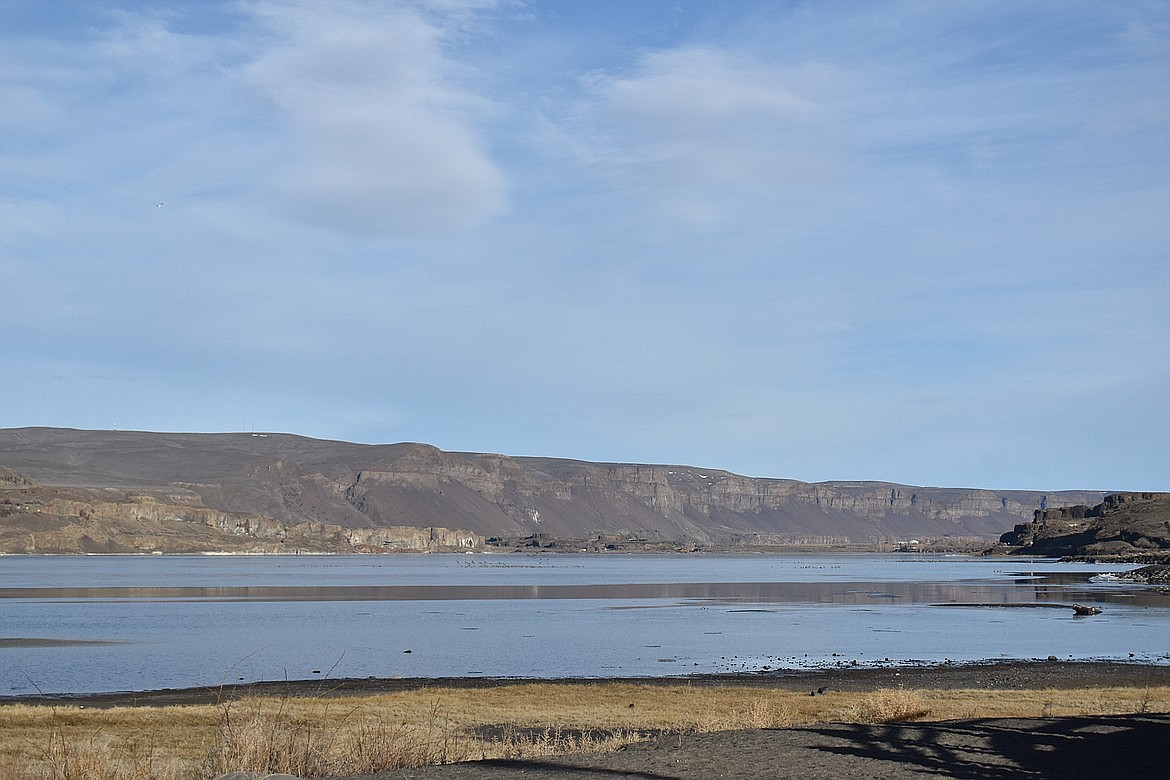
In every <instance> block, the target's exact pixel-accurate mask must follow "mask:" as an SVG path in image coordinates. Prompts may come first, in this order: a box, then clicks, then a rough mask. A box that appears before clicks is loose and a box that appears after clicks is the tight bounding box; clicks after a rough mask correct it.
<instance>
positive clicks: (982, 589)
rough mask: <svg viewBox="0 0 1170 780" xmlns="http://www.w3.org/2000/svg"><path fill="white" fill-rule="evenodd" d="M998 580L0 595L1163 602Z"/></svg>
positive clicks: (1040, 579)
mask: <svg viewBox="0 0 1170 780" xmlns="http://www.w3.org/2000/svg"><path fill="white" fill-rule="evenodd" d="M1011 576H1012V577H1013V579H1011V580H1004V581H998V582H997V581H988V580H966V581H964V580H960V581H954V582H888V581H883V582H669V583H644V582H639V583H624V584H623V583H607V584H597V583H590V584H559V585H556V584H554V585H327V586H228V587H207V586H203V587H193V586H186V587H116V586H105V587H29V588H0V599H26V600H34V601H67V602H71V601H91V600H97V601H224V602H229V601H243V602H283V601H287V602H312V601H494V600H532V599H595V600H610V601H629V600H650V599H654V600H669V601H674V602H677V603H698V602H705V603H720V604H724V603H739V602H750V603H767V604H875V603H879V604H882V603H886V604H953V605H958V604H966V605H971V604H977V605H980V606H995V605H1000V606H1012V605H1027V604H1032V603H1036V602H1042V603H1044V602H1061V603H1063V602H1071V601H1097V602H1106V603H1125V604H1128V605H1141V606H1165V605H1166V604H1167V602H1168V600H1170V598H1168V597H1167V595H1166V594H1164V593H1161V592H1159V591H1157V590H1155V589H1151V588H1146V587H1143V586H1140V585H1134V586H1129V587H1127V586H1125V585H1120V584H1111V585H1109V586H1107V587H1102V586H1099V585H1094V584H1092V583H1090V582H1089V577H1090V576H1091V575H1089V574H1071V573H1068V574H1037V575H1020V574H1013V575H1011Z"/></svg>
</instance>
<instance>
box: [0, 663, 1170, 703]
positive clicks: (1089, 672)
mask: <svg viewBox="0 0 1170 780" xmlns="http://www.w3.org/2000/svg"><path fill="white" fill-rule="evenodd" d="M536 684H539V685H566V686H572V685H642V686H662V687H671V686H693V687H746V688H759V689H764V690H788V691H797V692H801V691H804V692H807V691H815V690H818V689H820V690H824V691H841V692H857V691H874V690H879V689H883V688H905V689H909V690H928V689H935V690H960V689H967V690H1028V689H1032V690H1034V689H1066V690H1067V689H1080V688H1106V687H1119V688H1124V687H1133V688H1145V687H1154V686H1170V665H1167V664H1150V663H1145V662H1132V661H1059V660H1055V661H1054V660H1012V661H973V662H968V663H940V664H922V665H902V666H883V667H839V668H827V669H814V670H803V669H802V670H775V671H770V672H758V673H748V674H744V673H733V674H702V675H689V676H679V677H559V678H531V677H395V678H337V679H306V680H283V681H268V682H254V683H233V684H224V685H211V686H199V687H193V688H175V689H169V688H163V689H159V690H149V691H120V692H110V693H80V694H28V695H25V694H22V695H19V696H0V707H2V706H5V705H10V704H25V705H46V706H76V707H93V708H103V709H104V708H110V707H176V706H190V705H200V704H216V703H221V702H224V701H230V700H234V699H240V698H243V697H247V696H263V697H272V698H334V697H362V696H377V695H380V694H389V693H401V692H405V691H414V690H422V689H427V688H456V689H472V690H476V689H490V688H500V687H505V686H514V685H536Z"/></svg>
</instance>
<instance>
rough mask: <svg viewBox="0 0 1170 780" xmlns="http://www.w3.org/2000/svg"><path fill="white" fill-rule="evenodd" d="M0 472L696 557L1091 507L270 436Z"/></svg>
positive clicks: (184, 439) (902, 536)
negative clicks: (613, 541) (696, 553)
mask: <svg viewBox="0 0 1170 780" xmlns="http://www.w3.org/2000/svg"><path fill="white" fill-rule="evenodd" d="M0 466H3V467H5V468H6V469H7V470H6V471H4V472H0V490H4V491H5V492H6V493H7V494H8V500H10V501H12V500H15V499H14V498H13V496H14V495H15V494H14V493H12V491H17V492H19V491H20V490H33V488H32V487H30V486H29V485H23V486H22V485H20V484H18V481H19V480H21V479H23V480H25V481H28V482H35V483H37V487H36V488H35V489H36V490H39V491H42V492H40V493H36V499H37V500H39V501H50V500H57V501H60V502H69V501H74V502H77V501H81V502H84V501H90V503H91V504H92V503H94V502H98V503H101V502H103V501H104V502H105V503H104V504H102V506H101V507H98V506H96V505H94V506H90V508H89V512H90V517H89V518H87V519H88V520H94V521H95V522H100V521H103V519H113V518H121V519H122V520H127V519H132V518H139V519H140V518H141V517H142V516H143V515H144V514H147V515H149V514H151V513H150V512H146V513H144V512H143V511H142V509H141V507H142V505H143V504H151V506H154V507H156V508H157V507H164V508H162V509H158V510H157V511H155V512H154V514H153V515H152V516H154V517H156V518H158V519H159V520H160V521H161V520H165V519H168V518H169V519H177V520H179V521H181V522H190V520H188V518H189V517H199V518H203V519H200V520H198V521H197V522H200V523H202V524H210V525H212V526H215V527H218V528H219V529H220V530H221V531H225V532H227V533H229V534H234V535H236V536H243V537H247V538H249V539H250V538H252V536H253V535H254V534H255V533H256V532H255V531H253V530H252V529H256V528H260V529H264V528H268V529H269V530H267V531H262V532H261V535H260V536H257V537H255V538H258V539H268V540H271V539H273V538H277V539H284V538H288V537H289V535H290V534H293V536H296V535H297V534H294V533H293V532H291V531H289V530H287V529H292V528H302V530H303V531H305V534H308V535H309V536H312V535H313V534H310V533H309V531H310V530H311V529H313V528H315V527H317V526H320V527H321V528H322V529H328V530H322V531H320V533H325V534H326V535H327V536H329V537H330V539H341V538H346V537H347V536H348V537H354V538H360V537H362V535H363V534H369V533H371V532H372V531H373V530H377V529H387V528H407V527H409V528H414V529H433V528H441V529H460V528H461V529H467V530H466V532H464V534H463V536H462V537H460V539H462V538H468V539H473V541H472V542H471V543H474V537H479V536H484V537H509V538H524V537H528V536H532V535H543V538H546V539H547V538H560V539H575V540H589V539H597V538H598V537H599V536H606V537H612V536H614V535H617V536H619V537H621V538H626V539H644V540H647V541H649V542H657V541H662V542H667V541H671V542H680V543H695V544H711V545H784V544H787V545H843V544H875V543H897V542H904V541H908V540H910V539H917V540H922V541H926V540H933V539H950V540H967V541H970V542H977V541H978V540H980V539H983V540H987V541H990V540H992V539H994V538H996V537H997V536H998V535H999V534H1000V533H1002V531H1003V530H1004V529H1005V528H1009V527H1011V526H1012V525H1014V524H1016V523H1019V522H1021V521H1022V520H1025V519H1027V518H1030V517H1031V516H1032V513H1033V511H1034V510H1036V509H1038V508H1043V507H1046V506H1053V505H1059V504H1073V503H1096V502H1098V501H1100V500H1101V498H1102V496H1103V495H1104V494H1103V493H1100V492H1093V491H1082V492H1077V491H1073V492H1064V493H1044V492H1038V491H1037V492H1031V491H992V490H975V489H963V488H922V487H912V486H906V485H895V484H889V483H882V482H823V483H805V482H799V481H796V480H785V479H761V478H752V477H744V476H740V475H737V474H732V473H730V472H727V471H722V470H718V469H701V468H695V467H690V466H659V465H640V464H618V463H589V462H584V461H573V460H558V459H551V458H513V457H508V456H504V455H493V454H480V453H453V452H444V451H441V450H439V449H436V448H435V447H431V446H429V445H425V444H408V443H404V444H387V445H367V444H353V443H347V442H337V441H321V440H315V439H308V438H304V437H300V436H293V435H288V434H275V433H273V434H248V433H225V434H174V433H143V432H132V431H79V430H69V429H57V428H17V429H0ZM6 474H7V475H9V476H7V477H6V476H4V475H6ZM95 490H99V491H105V492H104V493H101V494H100V495H98V494H94V493H93V492H92V491H95ZM45 491H48V492H45ZM78 491H81V492H78ZM86 491H89V492H86ZM110 491H113V492H110ZM29 495H32V494H29ZM87 497H89V498H87ZM99 499H100V500H99ZM0 500H4V499H3V498H0ZM7 506H8V507H9V508H10V509H11V508H12V507H13V506H14V504H11V503H10V504H8V505H7ZM27 506H31V504H28V505H27ZM61 506H64V504H61ZM69 506H70V507H72V506H73V505H72V504H69ZM26 508H27V507H26ZM41 509H42V514H43V511H44V509H45V507H44V506H42V507H41ZM69 511H72V509H70V510H69ZM80 511H81V507H77V508H76V512H73V514H72V515H69V514H68V513H67V514H66V515H61V517H65V518H66V519H68V520H69V523H71V524H73V525H76V522H75V521H73V519H72V518H73V517H81V515H79V514H77V512H80ZM209 513H210V514H209ZM32 514H36V513H35V512H33V513H32ZM29 517H30V513H29V512H28V511H23V510H22V512H20V513H18V512H16V511H15V510H13V511H10V512H9V513H8V515H7V516H6V518H5V517H4V516H0V522H3V523H6V526H5V528H6V529H7V531H6V532H5V538H7V539H9V540H10V541H9V542H7V543H6V544H7V545H8V546H7V547H6V548H5V549H21V548H19V547H16V548H13V547H12V545H14V544H16V543H15V542H13V541H11V540H13V539H16V538H18V537H19V535H20V533H21V532H22V526H21V523H26V522H28V518H29ZM18 518H25V519H24V520H18ZM207 518H211V521H210V523H209V521H208V520H207ZM266 524H275V525H271V527H269V526H268V525H266ZM306 524H308V525H306ZM0 530H3V529H0ZM156 530H157V529H152V530H151V531H150V533H148V534H146V535H147V536H151V535H155V534H156ZM86 533H87V534H88V531H87V532H86ZM144 533H145V531H144ZM160 533H161V532H160ZM201 533H204V532H202V531H201ZM298 533H299V532H298ZM313 533H314V534H315V533H318V532H317V531H313ZM434 533H437V532H432V531H427V534H428V535H433V534H434ZM264 534H267V536H265V535H264ZM91 538H92V535H91ZM373 542H374V546H376V547H384V546H394V545H393V544H390V545H387V544H386V540H384V539H380V538H375V539H373ZM192 543H193V544H203V543H206V542H205V541H204V540H202V538H201V539H200V540H194V541H193V542H192ZM360 543H361V544H364V543H365V542H364V541H363V542H360ZM333 544H334V541H330V542H329V545H333ZM336 544H341V543H340V542H336ZM345 544H351V542H348V541H347V542H345ZM459 544H463V542H462V541H460V542H459ZM327 546H328V545H327ZM139 547H140V548H141V545H139ZM146 548H147V549H149V542H147V543H146ZM342 548H344V545H342ZM214 549H219V548H214Z"/></svg>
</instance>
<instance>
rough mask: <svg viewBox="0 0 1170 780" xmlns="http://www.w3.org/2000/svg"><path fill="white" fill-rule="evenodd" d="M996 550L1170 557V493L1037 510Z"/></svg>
mask: <svg viewBox="0 0 1170 780" xmlns="http://www.w3.org/2000/svg"><path fill="white" fill-rule="evenodd" d="M999 541H1000V547H999V548H998V549H997V550H996V552H1004V553H1010V554H1018V555H1044V556H1049V557H1054V558H1059V557H1072V558H1081V559H1085V558H1092V559H1095V560H1121V559H1124V560H1127V561H1138V562H1155V561H1160V562H1170V493H1115V494H1112V495H1108V496H1106V497H1105V500H1104V501H1102V502H1101V503H1100V504H1097V505H1096V506H1091V507H1090V506H1085V505H1083V504H1082V505H1076V506H1067V507H1057V508H1054V509H1043V510H1037V511H1036V512H1035V514H1034V516H1033V518H1032V522H1030V523H1021V524H1020V525H1017V526H1016V527H1015V528H1014V529H1013V530H1011V531H1009V532H1007V533H1005V534H1004V535H1003V536H1001V537H1000V540H999Z"/></svg>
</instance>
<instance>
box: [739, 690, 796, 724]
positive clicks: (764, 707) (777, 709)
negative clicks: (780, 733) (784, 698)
mask: <svg viewBox="0 0 1170 780" xmlns="http://www.w3.org/2000/svg"><path fill="white" fill-rule="evenodd" d="M795 722H796V712H795V711H794V710H793V708H792V707H791V706H789V705H788V704H784V703H781V702H778V701H776V700H775V698H774V697H772V698H769V697H765V696H758V697H756V698H754V699H752V700H751V701H749V702H748V705H747V707H746V709H745V711H744V713H743V723H744V725H745V726H747V727H748V728H753V729H778V728H787V727H788V726H791V725H793V724H794V723H795Z"/></svg>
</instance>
